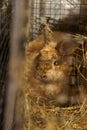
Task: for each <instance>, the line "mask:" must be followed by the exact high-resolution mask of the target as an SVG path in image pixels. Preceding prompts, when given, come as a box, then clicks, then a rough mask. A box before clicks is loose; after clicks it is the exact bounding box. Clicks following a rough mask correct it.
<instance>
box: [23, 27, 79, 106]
mask: <svg viewBox="0 0 87 130" xmlns="http://www.w3.org/2000/svg"><path fill="white" fill-rule="evenodd" d="M80 44H81V39H79V38H78V37H75V36H74V35H71V34H69V33H64V32H52V30H51V29H50V28H49V26H48V25H47V24H46V25H45V26H44V33H43V34H42V35H40V36H39V37H38V38H37V39H35V40H34V41H32V42H31V43H29V44H27V45H26V69H25V77H26V83H27V86H28V89H29V93H30V97H32V96H35V97H37V102H39V103H40V99H44V100H45V99H46V100H45V102H44V103H46V105H48V106H50V105H55V106H68V105H69V104H70V91H71V90H70V86H69V76H70V74H71V71H72V69H73V67H72V59H73V57H72V54H73V53H74V51H75V50H76V49H77V47H78V46H79V45H80Z"/></svg>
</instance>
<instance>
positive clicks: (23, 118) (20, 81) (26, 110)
mask: <svg viewBox="0 0 87 130" xmlns="http://www.w3.org/2000/svg"><path fill="white" fill-rule="evenodd" d="M10 3H11V1H10V0H8V1H2V2H1V9H0V13H1V15H0V18H1V21H0V29H1V35H0V41H1V72H0V73H1V81H0V82H1V84H0V85H1V115H0V116H1V117H0V120H1V122H0V124H1V129H2V126H3V129H4V130H11V129H13V130H32V129H34V130H55V129H56V130H63V129H64V130H66V129H67V130H71V129H72V130H74V129H81V130H83V129H84V130H86V128H87V122H86V120H87V110H86V109H87V104H86V102H87V101H86V97H87V96H86V94H85V95H83V93H82V95H81V97H82V99H83V102H82V104H75V106H68V107H60V106H56V105H54V102H55V101H54V100H53V101H52V100H50V98H48V99H45V98H43V97H44V96H43V97H41V98H40V97H38V96H37V95H33V94H32V93H33V92H31V94H30V90H29V81H26V80H25V79H26V77H28V75H29V72H26V67H27V66H28V65H29V64H31V62H30V60H31V59H30V57H31V58H33V57H32V55H33V53H31V54H30V53H29V52H28V49H29V48H28V46H29V44H34V43H35V42H36V43H35V44H36V48H37V47H38V46H39V43H38V41H39V40H37V39H38V37H39V35H41V34H43V31H42V28H43V26H42V23H47V24H48V25H49V27H50V29H51V30H52V31H53V32H55V31H57V32H63V33H64V35H66V34H70V35H71V36H72V37H73V39H74V37H75V38H77V39H78V38H79V39H80V46H79V48H78V49H77V50H76V51H75V52H74V53H73V58H72V59H71V60H72V62H73V64H72V66H73V70H72V72H71V73H70V75H69V79H68V80H69V82H68V85H69V86H70V88H71V89H72V94H74V95H75V94H76V95H78V94H77V93H78V89H80V90H79V91H81V92H82V91H83V86H85V88H86V86H87V36H86V35H87V18H86V17H87V13H86V12H87V2H86V0H72V1H70V0H47V1H45V0H26V1H24V0H19V1H17V0H16V1H12V4H10ZM10 18H11V20H12V21H11V20H10ZM10 25H11V26H10ZM9 30H10V31H9ZM66 36H67V35H66ZM9 39H10V43H9ZM42 40H43V39H42ZM25 46H26V47H25ZM9 48H10V53H9ZM25 48H26V49H25ZM34 49H35V48H34ZM33 51H34V50H33ZM9 54H10V56H9ZM35 54H36V53H35ZM9 57H10V58H9ZM25 59H26V61H25ZM8 62H9V64H10V65H9V69H8ZM8 71H9V72H8ZM24 71H25V73H24ZM8 73H9V75H10V76H9V77H8V76H7V74H8ZM29 78H30V79H31V77H29ZM8 79H9V81H8ZM32 82H34V81H32ZM61 82H62V81H61ZM32 84H33V83H32ZM36 85H37V84H36ZM45 85H46V84H45ZM79 86H80V88H79ZM75 89H76V90H75ZM33 91H35V90H33ZM38 91H39V89H38ZM38 91H36V92H37V93H38ZM75 91H76V92H75ZM86 91H87V89H85V92H86ZM39 93H40V91H39ZM76 95H75V96H76ZM40 96H41V95H40ZM64 98H66V97H64ZM77 98H78V97H77ZM72 100H73V99H72ZM9 113H10V114H9ZM2 122H3V123H2Z"/></svg>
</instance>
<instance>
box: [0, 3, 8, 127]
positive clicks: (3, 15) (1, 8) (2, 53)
mask: <svg viewBox="0 0 87 130" xmlns="http://www.w3.org/2000/svg"><path fill="white" fill-rule="evenodd" d="M8 10H9V9H8V6H7V4H6V3H5V1H0V68H1V69H0V129H2V119H3V110H4V103H5V93H6V87H7V83H8V77H7V72H8V60H9V39H10V35H9V31H10V25H9V18H10V13H9V11H8Z"/></svg>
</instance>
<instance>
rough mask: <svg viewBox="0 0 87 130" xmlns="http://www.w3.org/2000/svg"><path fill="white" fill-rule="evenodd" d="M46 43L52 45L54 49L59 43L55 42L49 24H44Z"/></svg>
mask: <svg viewBox="0 0 87 130" xmlns="http://www.w3.org/2000/svg"><path fill="white" fill-rule="evenodd" d="M43 30H44V31H43V32H44V33H43V34H44V42H45V44H47V45H50V46H52V47H56V45H57V41H56V40H55V37H54V33H53V32H52V30H51V29H50V27H49V25H48V24H44V29H43Z"/></svg>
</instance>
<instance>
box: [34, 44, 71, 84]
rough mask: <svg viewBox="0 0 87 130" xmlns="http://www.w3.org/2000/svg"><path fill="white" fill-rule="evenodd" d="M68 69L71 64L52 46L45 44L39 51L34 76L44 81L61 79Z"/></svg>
mask: <svg viewBox="0 0 87 130" xmlns="http://www.w3.org/2000/svg"><path fill="white" fill-rule="evenodd" d="M70 71H71V66H69V65H68V64H67V61H66V60H65V58H63V57H62V56H60V55H59V54H58V51H57V50H56V49H55V48H54V47H51V46H49V45H46V46H45V47H44V48H43V49H42V50H41V51H40V54H39V56H38V57H37V62H36V65H35V76H36V78H38V79H39V80H41V81H44V82H57V81H63V80H64V79H66V77H67V76H68V75H69V72H70Z"/></svg>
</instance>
